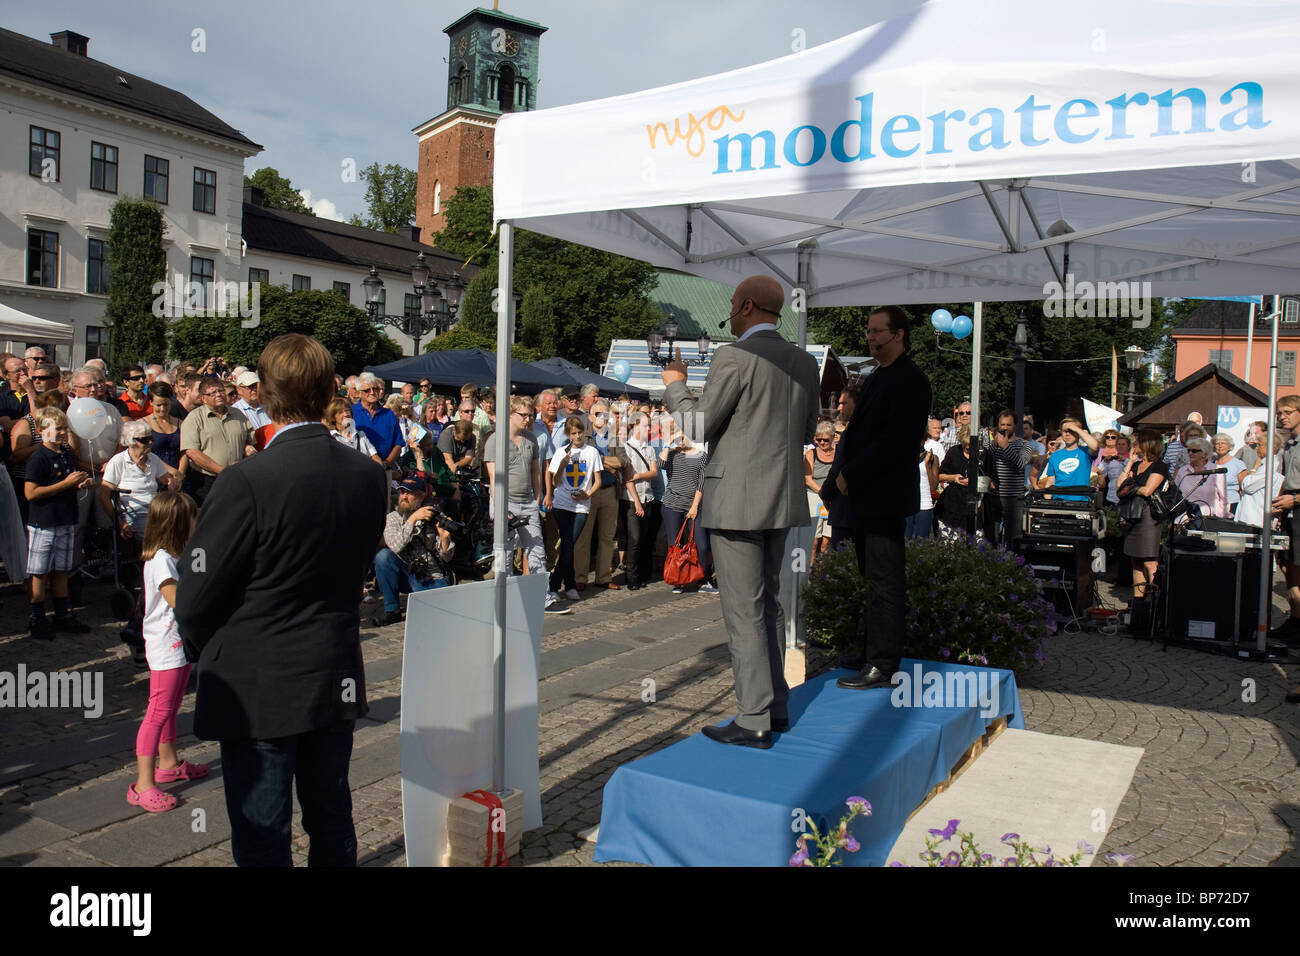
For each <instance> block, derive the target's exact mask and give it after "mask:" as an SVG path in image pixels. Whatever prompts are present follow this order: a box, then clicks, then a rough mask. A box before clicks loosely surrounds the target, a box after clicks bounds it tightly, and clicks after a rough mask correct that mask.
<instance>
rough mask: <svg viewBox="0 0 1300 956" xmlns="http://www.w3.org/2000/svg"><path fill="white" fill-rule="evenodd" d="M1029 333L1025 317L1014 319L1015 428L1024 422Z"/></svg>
mask: <svg viewBox="0 0 1300 956" xmlns="http://www.w3.org/2000/svg"><path fill="white" fill-rule="evenodd" d="M1028 346H1029V332H1028V330H1027V329H1026V328H1025V317H1024V316H1023V315H1022V316H1020V317H1019V318H1018V319H1016V426H1017V427H1019V426H1020V423H1021V422H1023V421H1024V420H1025V356H1026V353H1027V352H1028V350H1029V349H1028Z"/></svg>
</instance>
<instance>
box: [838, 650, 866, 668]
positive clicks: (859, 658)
mask: <svg viewBox="0 0 1300 956" xmlns="http://www.w3.org/2000/svg"><path fill="white" fill-rule="evenodd" d="M839 666H840V667H843V668H844V669H845V670H850V671H860V670H862V668H864V667H866V666H867V658H866V656H865V655H863V654H853V655H848V654H846V655H845V656H843V657H841V658H840V660H839Z"/></svg>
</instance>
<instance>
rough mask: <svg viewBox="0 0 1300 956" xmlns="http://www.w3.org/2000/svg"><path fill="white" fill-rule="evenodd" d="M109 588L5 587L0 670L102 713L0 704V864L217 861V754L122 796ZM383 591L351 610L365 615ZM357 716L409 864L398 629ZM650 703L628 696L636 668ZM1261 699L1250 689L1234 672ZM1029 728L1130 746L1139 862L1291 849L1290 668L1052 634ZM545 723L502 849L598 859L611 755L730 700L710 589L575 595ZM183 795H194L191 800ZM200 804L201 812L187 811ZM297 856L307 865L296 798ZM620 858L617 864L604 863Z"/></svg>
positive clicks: (362, 767) (363, 838)
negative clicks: (65, 613) (82, 623)
mask: <svg viewBox="0 0 1300 956" xmlns="http://www.w3.org/2000/svg"><path fill="white" fill-rule="evenodd" d="M108 598H109V590H108V589H107V587H105V586H100V585H94V584H92V585H89V586H88V587H87V589H86V599H87V605H88V606H87V607H86V608H85V609H84V610H83V611H82V616H83V618H84V619H85V620H87V622H88V623H91V624H94V625H97V626H96V628H95V631H94V632H93V633H91V634H88V635H84V636H78V637H69V636H63V635H61V636H59V637H58V638H57V639H56V640H55V641H53V642H49V643H45V642H38V641H33V640H31V639H29V638H28V637H26V619H25V615H26V608H25V606H24V603H23V597H22V591H21V588H20V587H18V586H14V585H10V586H6V587H4V588H2V589H0V600H2V601H3V605H2V606H0V634H3V635H5V636H2V637H0V670H7V671H11V672H12V671H14V670H15V669H16V667H17V665H18V664H19V663H20V662H21V663H23V664H24V665H25V666H26V667H27V669H28V671H29V672H30V671H34V670H41V671H45V672H49V671H53V670H71V669H88V670H90V671H91V672H94V673H102V674H103V681H104V712H103V715H102V716H101V717H99V718H98V719H95V720H87V719H85V718H84V717H83V716H82V714H81V713H80V712H79V711H71V710H54V709H39V710H38V709H29V710H15V709H10V708H6V709H3V710H0V865H9V866H68V865H79V866H101V865H102V866H132V865H136V866H140V865H144V866H155V865H166V866H230V865H232V860H231V856H230V843H229V824H228V822H227V820H226V814H225V803H224V794H223V792H222V789H221V779H220V768H219V765H217V766H214V768H213V773H212V774H211V775H210V776H209V778H207V779H206V780H202V781H193V782H190V783H182V784H178V785H168V787H167V789H168V790H169V791H170V792H173V793H175V794H177V795H178V796H180V797H181V801H182V802H181V806H180V807H179V808H178V809H176V810H173V811H171V812H169V813H165V814H146V813H143V812H142V811H140V810H138V809H135V808H132V807H129V806H128V805H127V804H126V802H125V793H126V788H127V785H128V784H129V783H131V781H132V779H133V777H134V772H135V771H134V766H135V760H134V749H135V747H134V745H135V732H136V730H137V728H138V726H139V721H140V719H141V717H142V716H143V715H144V711H145V705H146V702H147V697H148V674H147V672H137V671H136V670H135V669H134V668H133V666H132V664H131V661H130V658H129V656H128V654H127V652H126V648H125V647H124V646H123V645H122V644H120V643H119V642H118V638H117V628H118V626H119V623H118V622H113V621H110V620H108V619H107V618H105V617H104V616H102V615H103V614H107V613H108V612H107V607H108ZM377 609H378V605H364V606H363V608H362V611H363V615H364V616H366V617H368V616H370V615H371V614H373V613H375V611H376V610H377ZM362 637H363V648H364V653H365V660H366V674H367V696H368V699H369V700H370V702H371V713H370V715H369V717H368V718H367V719H366V720H363V721H361V722H359V724H358V727H357V732H356V740H355V748H354V753H353V760H352V768H351V776H350V780H351V785H352V790H353V813H354V818H355V820H356V828H357V839H358V843H359V847H360V849H359V862H360V864H361V865H363V866H394V865H405V863H406V855H405V849H404V845H403V838H402V803H401V778H400V774H399V759H398V739H397V738H398V725H399V705H400V693H401V686H400V685H401V650H402V641H403V626H402V625H400V624H398V625H393V626H390V627H387V628H382V629H376V628H373V627H369V626H366V627H365V628H364V629H363V632H362ZM645 678H651V679H653V680H654V681H655V700H654V701H653V702H644V701H643V700H642V689H643V684H642V681H643V680H644V679H645ZM1247 680H1250V681H1254V685H1255V700H1254V701H1253V702H1247V701H1245V700H1243V681H1247ZM1018 681H1019V684H1020V692H1021V702H1022V706H1023V708H1024V711H1025V722H1026V725H1027V726H1028V728H1029V729H1030V730H1037V731H1042V732H1045V733H1053V734H1062V735H1066V736H1074V737H1081V738H1086V739H1090V740H1103V741H1107V742H1110V743H1119V744H1128V745H1131V746H1140V747H1143V748H1145V754H1144V756H1143V758H1142V761H1141V763H1140V765H1139V767H1138V771H1137V775H1136V777H1135V779H1134V781H1133V785H1132V787H1131V788H1130V790H1129V792H1128V795H1127V797H1126V798H1125V800H1124V802H1123V804H1122V805H1121V807H1120V809H1119V813H1118V816H1117V818H1116V819H1115V820H1114V821H1113V826H1112V829H1111V832H1110V834H1109V836H1108V838H1107V840H1106V842H1105V843H1104V845H1103V847H1102V850H1101V854H1099V857H1098V859H1099V860H1100V859H1101V857H1102V856H1104V854H1105V853H1106V852H1109V851H1111V850H1118V851H1122V852H1126V853H1132V854H1134V855H1135V856H1136V863H1137V864H1139V865H1142V864H1146V865H1170V864H1189V865H1207V866H1214V865H1225V864H1234V865H1294V864H1296V863H1298V862H1300V850H1298V849H1297V843H1296V838H1295V836H1294V834H1295V832H1296V830H1297V827H1300V772H1298V771H1297V754H1300V708H1298V707H1296V706H1295V705H1287V704H1285V703H1284V701H1283V697H1284V695H1285V693H1286V691H1287V689H1288V688H1289V687H1291V686H1293V685H1294V684H1295V683H1297V681H1300V669H1298V668H1297V667H1295V666H1293V665H1289V666H1288V667H1287V668H1286V669H1285V670H1284V668H1283V667H1282V666H1280V665H1278V664H1272V663H1254V662H1249V661H1238V660H1235V659H1233V658H1230V657H1226V656H1214V655H1210V654H1205V653H1200V652H1196V651H1192V650H1187V649H1182V648H1169V649H1168V650H1165V649H1162V647H1161V646H1160V645H1159V644H1158V643H1154V644H1153V643H1150V642H1146V641H1138V640H1134V639H1132V638H1129V637H1125V636H1116V635H1104V634H1100V633H1063V634H1061V635H1059V636H1057V637H1055V638H1053V639H1052V640H1051V641H1050V642H1049V650H1048V656H1047V660H1046V662H1045V663H1044V664H1042V665H1040V666H1039V667H1037V668H1035V669H1033V670H1031V671H1027V672H1025V673H1022V674H1019V675H1018ZM539 691H540V693H539V697H540V712H541V713H540V725H539V739H540V746H541V755H540V756H541V760H540V767H541V786H542V811H543V818H544V821H545V824H544V826H542V827H541V828H539V829H537V830H534V831H532V832H530V833H527V834H525V836H524V838H523V843H522V846H521V850H520V853H519V854H518V856H517V857H515V858H514V859H512V860H511V861H510V865H511V866H534V865H537V866H579V865H589V864H592V863H593V859H592V857H593V852H594V844H592V843H591V842H589V841H588V840H587V839H585V837H584V834H585V833H586V832H587V831H588V830H589V829H590V828H591V827H593V826H595V825H596V824H597V823H598V822H599V820H600V806H601V793H602V790H603V788H604V785H605V782H606V781H607V780H608V779H609V777H610V774H612V773H613V772H614V770H615V769H616V768H617V767H619V766H621V765H622V764H624V763H626V762H628V761H630V760H634V759H636V758H638V757H640V756H643V755H644V754H647V753H650V752H652V751H654V750H657V749H659V748H661V747H665V746H669V745H671V744H673V743H675V742H677V741H679V740H682V739H684V738H685V737H687V736H689V735H691V734H694V733H698V732H699V731H700V729H701V728H702V727H704V726H706V725H707V724H710V723H716V722H718V721H720V720H724V719H726V718H727V717H729V716H730V715H731V714H732V713H733V710H732V708H733V706H734V698H733V696H732V692H731V670H730V663H729V658H728V654H727V647H726V632H725V630H724V628H723V625H722V619H721V607H720V604H719V601H718V598H717V597H714V596H709V595H700V594H684V595H673V594H671V593H669V589H668V588H667V587H666V586H664V585H663V584H656V585H652V586H650V587H649V588H647V589H646V590H643V591H639V592H629V591H626V590H621V591H617V592H613V591H603V590H600V591H596V590H588V591H587V592H585V594H584V598H583V600H581V601H579V602H576V605H575V611H574V613H573V614H572V615H568V616H564V617H554V616H552V617H548V618H546V621H545V630H544V637H543V640H542V668H541V684H540V688H539ZM192 710H193V695H192V694H190V695H187V696H186V698H185V702H184V705H183V708H182V712H181V716H180V718H179V720H178V728H179V732H180V734H181V739H180V741H179V746H180V748H181V752H182V755H183V756H186V757H189V758H190V759H193V760H199V761H205V762H208V761H211V762H216V761H217V758H218V748H217V745H215V744H212V743H207V742H202V741H198V740H195V739H194V738H193V737H192V736H191V735H190V734H189V731H190V727H191V715H192ZM197 811H201V813H198V812H197ZM200 819H201V821H202V826H201V827H199V826H198V825H197V824H196V822H195V821H196V820H200ZM293 826H294V833H295V839H294V847H293V859H294V863H295V864H298V865H305V864H306V860H307V838H306V836H305V834H303V832H302V828H301V821H300V815H299V813H298V812H296V811H295V814H294V821H293ZM611 865H616V864H611Z"/></svg>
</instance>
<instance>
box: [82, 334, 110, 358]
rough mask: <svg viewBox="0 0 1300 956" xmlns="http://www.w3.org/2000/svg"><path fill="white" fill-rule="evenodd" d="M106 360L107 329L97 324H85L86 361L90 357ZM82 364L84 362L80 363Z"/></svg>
mask: <svg viewBox="0 0 1300 956" xmlns="http://www.w3.org/2000/svg"><path fill="white" fill-rule="evenodd" d="M96 358H102V359H104V360H105V361H107V360H108V329H106V328H104V327H102V326H99V325H88V326H86V360H85V361H86V362H89V361H90V360H91V359H96ZM82 364H83V365H84V364H85V362H83V363H82Z"/></svg>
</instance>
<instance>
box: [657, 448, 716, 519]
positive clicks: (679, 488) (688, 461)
mask: <svg viewBox="0 0 1300 956" xmlns="http://www.w3.org/2000/svg"><path fill="white" fill-rule="evenodd" d="M708 463H709V453H708V452H706V451H704V450H703V449H700V451H699V453H698V454H695V455H686V454H683V453H682V452H681V451H679V450H678V449H676V448H674V449H673V450H672V451H670V452H669V453H668V463H667V464H666V465H665V466H664V470H665V471H666V472H667V474H668V490H667V491H666V492H664V507H665V508H672V509H673V510H674V511H680V512H682V513H683V514H684V513H686V512H687V511H690V510H691V505H693V504H695V492H697V491H699V489H700V485H701V484H702V483H703V481H704V466H705V465H707V464H708Z"/></svg>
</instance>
